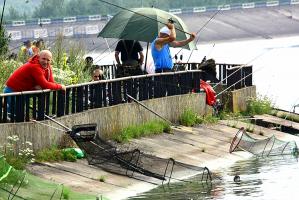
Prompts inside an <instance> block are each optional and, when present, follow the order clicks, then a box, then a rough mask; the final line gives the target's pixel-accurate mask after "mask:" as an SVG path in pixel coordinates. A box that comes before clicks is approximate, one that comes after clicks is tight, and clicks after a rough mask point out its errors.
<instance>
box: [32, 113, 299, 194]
mask: <svg viewBox="0 0 299 200" xmlns="http://www.w3.org/2000/svg"><path fill="white" fill-rule="evenodd" d="M265 117H267V116H265ZM272 118H273V119H275V120H276V121H277V120H278V121H279V120H280V119H279V118H276V117H272ZM232 124H233V125H232ZM295 125H296V126H297V125H298V124H296V123H294V126H295ZM231 126H234V127H236V128H232V127H231ZM246 126H247V124H246V123H244V122H240V121H233V120H230V121H221V122H219V123H218V124H215V125H209V126H206V125H201V126H197V127H192V128H191V127H178V128H175V127H173V129H172V134H166V133H165V134H162V135H156V136H153V137H146V138H142V139H134V140H132V141H131V142H130V145H132V146H134V147H136V148H139V149H140V150H141V151H142V152H146V153H150V154H151V155H155V156H157V157H161V158H170V157H171V158H174V159H175V160H176V161H180V162H182V163H188V164H192V165H195V166H202V167H208V168H209V169H210V170H211V171H212V173H213V172H215V171H216V170H219V169H220V170H221V168H224V167H228V166H230V165H231V164H233V163H234V162H236V161H238V160H242V159H246V158H249V157H251V156H252V155H251V154H249V153H247V152H244V151H237V152H233V153H231V154H230V153H229V147H230V142H231V140H232V139H233V137H234V136H235V134H236V133H237V132H238V130H239V128H240V127H246ZM260 130H262V131H263V136H262V135H260ZM249 134H250V135H251V136H252V137H254V138H258V139H265V138H267V137H270V136H272V135H273V134H274V135H275V136H276V137H277V138H278V139H280V140H284V141H296V142H297V143H298V142H299V138H298V137H296V136H292V135H289V134H286V133H282V132H279V131H274V130H271V129H267V128H264V127H260V126H255V131H254V133H249ZM31 171H32V172H33V173H34V174H35V175H38V176H41V177H43V178H46V179H51V180H54V181H55V182H59V183H63V184H65V185H68V186H70V187H71V188H73V189H74V190H76V191H79V192H90V193H93V194H98V195H103V196H105V197H108V198H110V199H113V200H117V199H125V198H127V197H129V196H133V195H136V194H138V193H142V192H145V191H148V190H150V189H152V188H154V187H157V186H158V184H161V182H160V183H159V182H157V181H155V180H153V179H152V178H148V179H147V180H146V181H141V180H137V179H134V178H129V177H126V176H120V175H115V174H111V173H108V172H106V171H103V170H101V169H100V168H97V167H94V166H90V165H88V164H87V161H86V160H81V161H79V162H76V163H69V162H62V163H51V164H50V163H46V164H45V165H43V166H41V165H33V166H31ZM102 176H104V177H105V182H100V181H99V177H102Z"/></svg>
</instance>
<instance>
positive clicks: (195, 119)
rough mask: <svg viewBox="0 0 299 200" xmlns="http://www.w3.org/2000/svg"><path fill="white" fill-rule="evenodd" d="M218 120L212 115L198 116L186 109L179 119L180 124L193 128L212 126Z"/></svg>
mask: <svg viewBox="0 0 299 200" xmlns="http://www.w3.org/2000/svg"><path fill="white" fill-rule="evenodd" d="M218 120H219V119H218V118H217V117H215V116H212V115H206V116H199V115H197V114H196V113H195V112H194V111H192V110H191V109H186V110H185V111H184V112H183V114H182V115H181V117H180V124H182V125H184V126H194V125H196V124H214V123H217V122H218Z"/></svg>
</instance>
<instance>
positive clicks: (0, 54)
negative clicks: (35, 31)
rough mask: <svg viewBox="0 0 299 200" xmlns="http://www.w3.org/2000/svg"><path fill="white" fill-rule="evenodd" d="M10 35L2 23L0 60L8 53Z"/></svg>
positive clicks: (0, 26)
mask: <svg viewBox="0 0 299 200" xmlns="http://www.w3.org/2000/svg"><path fill="white" fill-rule="evenodd" d="M9 40H10V36H8V35H7V34H6V32H5V28H4V26H2V25H1V24H0V60H1V59H2V58H3V57H5V56H6V55H7V52H8V44H9Z"/></svg>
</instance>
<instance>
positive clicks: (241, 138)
mask: <svg viewBox="0 0 299 200" xmlns="http://www.w3.org/2000/svg"><path fill="white" fill-rule="evenodd" d="M238 150H243V151H247V152H250V153H252V154H254V155H256V156H260V157H265V156H277V155H298V148H297V144H296V142H295V141H288V142H287V141H282V140H279V139H277V138H276V137H275V136H274V135H272V136H271V137H268V138H265V139H256V138H253V137H251V136H250V135H248V134H247V133H246V131H245V129H244V127H242V128H240V130H239V131H238V132H237V134H236V135H235V137H234V138H233V140H232V142H231V145H230V149H229V152H230V153H232V152H234V151H238Z"/></svg>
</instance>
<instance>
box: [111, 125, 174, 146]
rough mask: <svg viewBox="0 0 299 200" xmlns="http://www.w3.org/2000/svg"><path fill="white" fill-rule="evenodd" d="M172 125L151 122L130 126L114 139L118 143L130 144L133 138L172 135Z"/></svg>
mask: <svg viewBox="0 0 299 200" xmlns="http://www.w3.org/2000/svg"><path fill="white" fill-rule="evenodd" d="M170 130H171V129H170V125H169V124H168V123H166V122H164V121H151V122H147V123H144V124H141V125H134V126H129V127H127V128H124V129H122V131H121V132H120V133H119V134H118V135H115V136H114V137H113V139H114V140H116V141H117V142H121V143H123V142H128V141H129V140H130V139H133V138H140V137H144V136H150V135H155V134H160V133H163V132H166V133H170Z"/></svg>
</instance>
